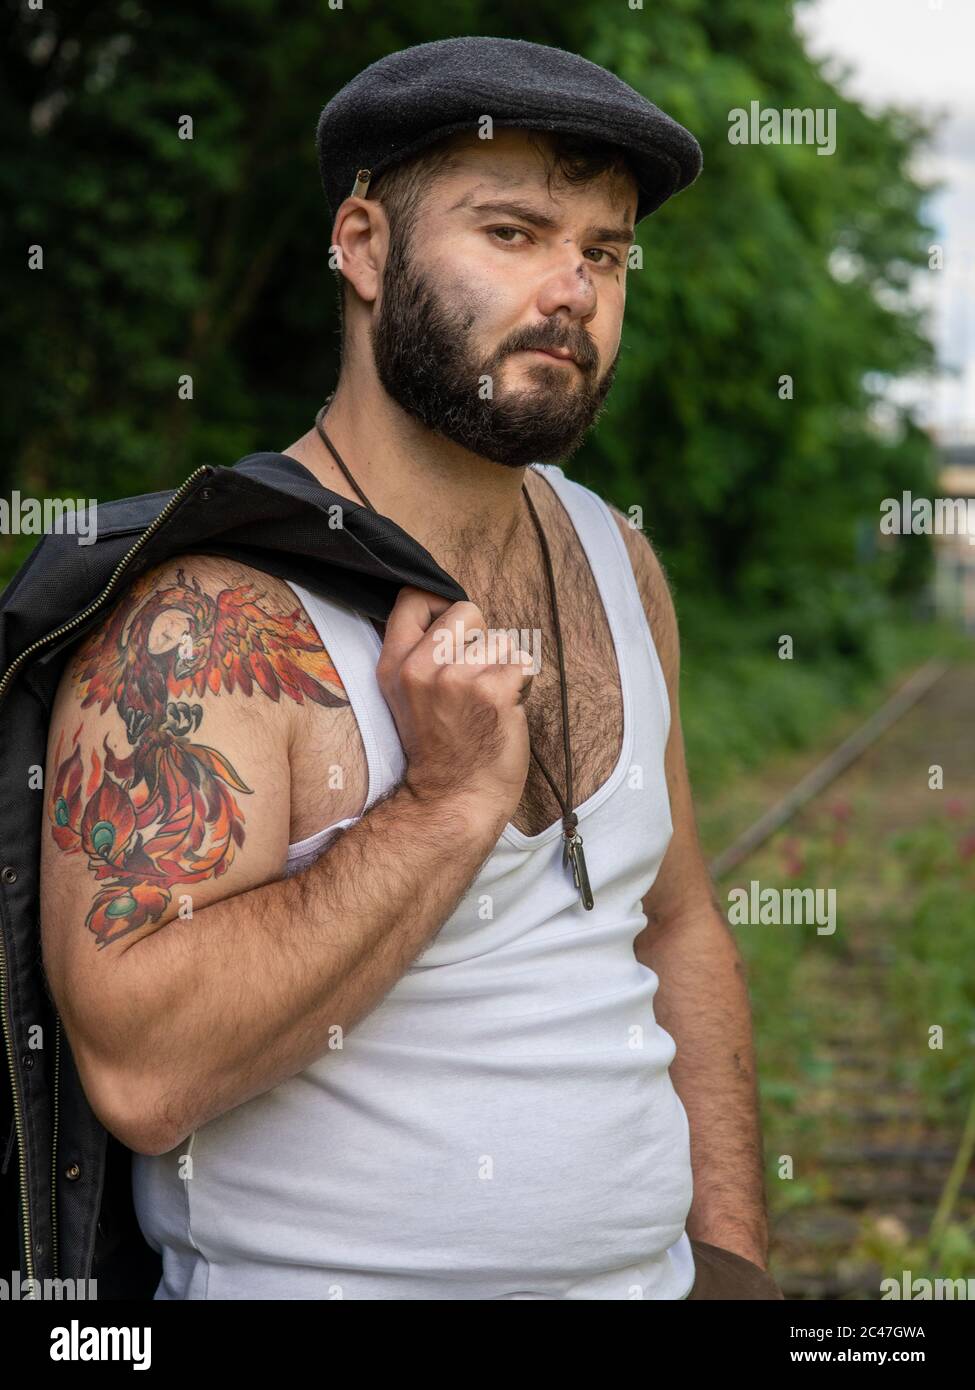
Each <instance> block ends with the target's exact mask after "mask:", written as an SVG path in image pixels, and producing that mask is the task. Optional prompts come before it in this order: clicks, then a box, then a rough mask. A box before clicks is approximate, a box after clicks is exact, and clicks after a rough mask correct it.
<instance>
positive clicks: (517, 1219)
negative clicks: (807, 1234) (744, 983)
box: [133, 464, 694, 1299]
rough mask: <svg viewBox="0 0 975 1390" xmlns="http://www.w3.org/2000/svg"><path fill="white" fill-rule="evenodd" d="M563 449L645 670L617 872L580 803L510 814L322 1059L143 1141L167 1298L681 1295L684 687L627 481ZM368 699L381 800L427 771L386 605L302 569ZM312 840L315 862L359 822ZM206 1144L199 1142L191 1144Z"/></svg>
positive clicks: (633, 701) (576, 501)
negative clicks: (388, 667)
mask: <svg viewBox="0 0 975 1390" xmlns="http://www.w3.org/2000/svg"><path fill="white" fill-rule="evenodd" d="M541 471H542V472H543V473H544V474H545V477H546V478H547V480H548V481H549V482H550V483H551V484H552V486H553V487H554V488H555V491H556V493H557V494H558V496H559V498H560V500H561V502H562V504H563V505H564V506H565V508H566V510H567V512H568V513H569V516H570V518H571V520H572V522H573V524H574V527H575V530H576V532H577V533H578V536H579V540H580V542H581V544H582V546H583V549H584V550H585V553H586V556H587V559H588V561H589V565H590V567H591V569H592V572H593V575H594V576H595V579H596V583H597V585H598V589H599V594H600V597H601V598H602V602H603V606H604V609H605V612H606V616H607V618H608V620H609V627H610V630H611V633H612V637H613V642H614V645H615V651H616V660H617V663H618V667H619V672H620V679H621V682H622V698H623V748H622V752H621V754H620V757H619V761H618V762H617V764H616V767H615V768H614V770H613V772H612V773H611V774H610V777H609V779H608V781H606V782H605V783H604V784H603V785H602V786H601V787H599V788H598V790H597V791H596V792H594V793H593V795H592V796H590V797H589V798H588V800H586V801H585V802H583V803H582V804H581V805H579V806H577V807H576V811H577V814H578V817H579V832H580V834H581V835H582V836H583V839H584V841H585V847H586V860H587V865H588V869H589V876H590V880H591V883H592V889H593V894H594V896H595V908H594V909H593V910H591V911H588V912H587V911H586V910H585V909H584V908H583V906H582V904H581V902H580V900H579V896H578V893H577V891H576V889H575V887H574V885H573V882H572V876H571V873H570V872H569V870H567V869H565V868H563V866H562V844H561V821H555V822H554V823H553V824H552V825H550V826H549V827H548V828H547V829H545V830H543V831H542V832H541V834H539V835H531V836H529V835H524V834H522V832H521V831H520V830H518V829H517V828H516V827H515V826H513V825H512V824H510V823H509V824H508V825H507V826H506V828H505V829H504V831H503V832H502V834H501V837H500V839H499V840H498V843H497V845H496V847H495V849H494V850H493V851H492V853H491V855H490V856H489V858H488V859H487V860H486V861H485V863H484V865H483V867H482V868H481V870H480V872H479V874H478V875H477V878H476V879H475V880H474V881H473V883H472V884H471V886H470V888H469V889H468V891H467V892H466V894H465V895H464V897H463V898H462V899H461V901H460V903H459V904H458V906H457V908H456V910H455V911H454V912H453V914H452V915H451V916H450V917H449V918H448V919H447V920H446V921H445V922H444V924H443V925H442V927H441V928H440V930H439V931H438V932H437V934H436V935H435V936H434V937H433V938H432V940H431V941H430V942H429V944H428V945H427V947H426V948H425V949H424V950H423V952H422V953H421V954H420V955H419V956H418V958H417V959H416V961H415V962H414V964H413V965H412V966H411V967H410V968H409V969H408V970H407V972H406V974H405V975H404V976H403V977H402V978H401V979H400V980H399V981H398V982H397V983H396V984H395V985H394V986H393V988H392V989H391V990H390V991H389V993H388V994H387V995H386V996H385V998H384V999H383V1000H382V1002H381V1003H380V1004H379V1005H378V1006H377V1007H376V1008H375V1009H374V1010H373V1011H372V1013H370V1014H368V1015H367V1016H366V1017H365V1018H364V1019H362V1020H361V1021H360V1022H359V1023H357V1024H356V1025H355V1026H354V1027H353V1028H352V1029H350V1030H349V1032H348V1034H347V1035H346V1037H345V1038H344V1045H343V1046H342V1048H341V1050H337V1049H336V1050H330V1051H324V1052H323V1054H322V1056H321V1057H320V1058H319V1059H317V1060H316V1061H315V1062H314V1063H313V1064H312V1065H311V1066H310V1067H308V1068H307V1069H306V1070H305V1071H302V1072H300V1073H299V1074H297V1075H296V1076H294V1077H292V1078H290V1079H289V1080H288V1081H286V1082H284V1083H283V1084H281V1085H278V1086H275V1087H274V1088H273V1089H272V1090H270V1091H267V1092H266V1093H265V1094H263V1095H261V1096H257V1097H256V1098H255V1099H253V1100H251V1101H248V1102H246V1103H244V1104H243V1105H239V1106H237V1107H236V1108H235V1109H233V1110H231V1111H228V1112H227V1113H226V1114H224V1115H221V1116H219V1117H218V1118H217V1119H215V1120H212V1121H210V1122H209V1123H208V1124H206V1125H204V1126H203V1127H202V1128H200V1129H198V1130H196V1131H195V1132H194V1133H193V1134H192V1135H191V1136H190V1137H189V1139H187V1140H184V1141H183V1142H182V1143H181V1144H179V1145H178V1146H177V1148H175V1149H173V1150H170V1152H168V1153H165V1154H161V1155H158V1156H152V1157H148V1156H145V1155H141V1154H134V1155H133V1192H134V1198H135V1207H136V1214H137V1216H138V1219H139V1224H140V1226H141V1228H142V1231H143V1233H144V1235H145V1237H146V1239H147V1240H148V1241H149V1243H150V1244H151V1245H152V1246H153V1247H154V1248H156V1249H157V1250H159V1251H160V1252H161V1254H162V1257H163V1277H162V1279H161V1281H160V1284H159V1288H158V1290H157V1292H156V1298H157V1299H230V1298H241V1299H268V1298H285V1299H293V1298H298V1299H327V1298H368V1299H428V1298H429V1299H440V1298H443V1299H528V1298H542V1299H562V1298H575V1299H618V1298H621V1299H627V1298H651V1299H682V1298H685V1297H686V1296H687V1294H688V1293H689V1291H690V1289H691V1286H692V1284H693V1282H694V1262H693V1254H692V1250H691V1246H690V1242H689V1240H688V1238H687V1235H686V1232H685V1230H684V1223H685V1219H686V1217H687V1213H688V1210H689V1207H690V1203H691V1197H692V1178H691V1163H690V1147H689V1133H688V1123H687V1116H686V1113H685V1110H684V1107H683V1105H682V1104H681V1101H680V1098H679V1096H678V1095H677V1093H676V1091H675V1090H674V1087H673V1085H672V1083H671V1079H670V1073H669V1070H668V1068H669V1066H670V1063H671V1061H672V1060H673V1057H674V1055H675V1051H676V1047H675V1044H674V1041H673V1039H672V1038H671V1036H670V1034H669V1033H666V1032H665V1031H664V1030H663V1029H662V1028H661V1027H659V1026H658V1024H657V1023H656V1021H655V1019H654V1013H653V999H654V994H655V993H656V990H657V985H658V979H657V976H656V974H655V973H654V972H653V971H652V970H650V969H649V968H648V967H647V966H645V965H642V964H641V963H640V962H639V961H638V960H637V959H636V957H635V955H634V953H633V940H634V937H635V936H636V935H637V933H638V932H639V931H640V930H641V928H642V927H643V926H644V925H645V924H646V917H645V915H644V913H643V910H642V907H641V899H642V898H643V897H644V895H645V894H646V892H647V890H648V889H649V888H650V886H651V884H652V883H653V881H654V878H655V877H656V874H657V870H658V869H659V867H660V863H661V860H662V858H663V855H664V852H665V850H666V849H667V845H668V843H669V841H670V838H671V834H672V829H673V827H672V823H671V816H670V806H669V800H668V795H667V784H666V779H665V775H664V749H665V747H666V743H667V734H668V729H669V724H670V710H669V703H668V698H667V688H666V685H665V683H664V678H663V673H662V671H661V668H660V662H659V660H658V657H657V652H656V649H655V647H654V643H653V638H652V636H651V633H650V629H649V627H648V624H647V621H646V616H645V614H644V610H643V606H642V603H641V600H640V596H639V593H638V590H637V586H636V581H635V579H634V577H633V571H632V569H631V567H630V562H629V558H628V555H627V551H626V547H625V545H624V542H623V539H622V537H621V536H620V534H619V531H618V529H617V525H616V522H615V521H614V519H613V517H612V514H611V513H610V511H609V509H608V508H607V506H606V504H605V503H604V502H603V501H602V500H601V499H600V498H599V497H598V496H597V495H596V494H595V493H594V492H592V491H590V490H589V489H588V488H585V487H582V486H581V485H580V484H578V483H576V482H573V481H571V480H569V479H567V478H566V477H565V475H564V473H563V471H562V469H561V468H559V467H557V466H556V465H554V464H550V465H546V466H543V467H542V469H541ZM291 587H292V588H293V589H294V592H295V593H296V594H297V595H298V597H299V598H300V599H301V601H302V603H303V604H304V606H305V608H306V609H307V611H308V615H309V617H310V618H311V620H312V621H313V622H314V623H315V625H316V627H317V628H318V630H319V632H320V634H321V637H322V641H323V643H324V645H325V647H326V649H327V650H328V653H329V655H330V656H331V658H332V660H333V662H334V663H335V666H336V667H337V669H338V672H339V675H340V676H341V679H342V683H343V685H344V686H345V689H346V692H347V694H348V696H349V700H350V703H351V706H352V709H353V712H354V714H355V716H356V718H357V720H358V724H359V729H360V732H361V735H362V739H363V743H364V746H365V752H366V757H367V760H368V767H369V791H368V799H367V803H366V808H367V809H368V807H369V806H371V805H372V804H373V803H374V802H375V800H376V799H377V797H379V796H380V795H381V794H382V793H383V792H384V791H386V790H388V789H389V788H390V787H392V786H394V785H395V784H396V782H398V781H399V779H400V777H401V776H402V773H403V771H404V757H403V750H402V746H401V744H400V741H399V737H398V735H397V732H396V725H395V723H394V721H393V718H392V715H391V714H390V711H389V708H388V706H387V704H386V702H385V700H384V698H383V696H382V692H381V691H380V689H379V685H378V683H377V681H376V675H375V669H376V662H377V660H378V657H379V652H380V649H381V641H380V638H379V635H378V633H377V632H376V630H375V629H374V628H373V626H372V624H371V623H370V622H369V620H368V619H367V618H365V617H363V616H362V615H361V614H358V613H355V612H354V611H352V610H351V609H349V608H346V607H345V606H343V605H341V604H339V603H336V602H333V601H329V600H325V599H322V598H319V597H318V596H317V595H315V594H312V593H310V592H308V591H307V590H305V589H302V588H300V587H298V586H297V585H292V586H291ZM356 819H357V817H353V818H351V820H343V821H338V822H336V823H335V824H334V825H332V826H328V827H326V828H325V829H323V830H321V831H320V832H319V833H318V834H317V835H313V836H311V837H310V838H308V839H306V840H302V841H300V842H299V843H297V844H294V845H292V846H291V847H290V849H289V852H288V861H289V862H288V873H289V874H291V873H295V872H300V871H301V870H303V869H306V868H307V867H308V866H309V865H310V864H311V863H312V862H313V861H314V860H315V859H316V858H317V856H318V855H320V854H321V853H322V852H323V851H324V850H325V849H326V848H327V847H328V845H329V843H330V841H331V840H332V839H333V838H334V836H335V835H336V834H337V833H338V831H339V830H340V829H342V828H344V827H345V826H348V825H350V824H352V823H353V822H354V820H356ZM187 1156H188V1158H189V1160H190V1162H187Z"/></svg>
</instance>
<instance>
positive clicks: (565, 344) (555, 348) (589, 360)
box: [503, 338, 599, 370]
mask: <svg viewBox="0 0 975 1390" xmlns="http://www.w3.org/2000/svg"><path fill="white" fill-rule="evenodd" d="M532 348H537V349H538V350H539V351H541V352H563V353H564V352H569V353H571V354H572V356H573V357H574V358H575V360H576V362H577V363H578V364H579V366H580V367H582V368H584V369H587V370H588V369H590V368H592V367H595V366H596V365H597V364H598V362H599V353H598V352H597V351H596V348H595V345H594V344H593V342H592V340H591V339H590V338H584V339H575V340H572V339H570V340H568V341H559V340H557V339H552V340H548V341H544V342H536V341H532V342H518V343H513V344H512V345H511V346H509V347H508V348H506V349H505V352H504V354H503V355H504V356H505V357H508V356H510V355H511V353H513V352H528V351H530V350H531V349H532Z"/></svg>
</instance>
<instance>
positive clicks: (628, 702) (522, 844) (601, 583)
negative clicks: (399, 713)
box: [355, 464, 633, 850]
mask: <svg viewBox="0 0 975 1390" xmlns="http://www.w3.org/2000/svg"><path fill="white" fill-rule="evenodd" d="M531 467H532V468H533V469H534V471H535V472H536V473H539V474H541V476H542V477H544V478H545V480H546V482H548V483H549V486H550V487H551V488H552V490H553V492H554V493H555V495H556V497H557V498H558V500H559V502H561V504H562V507H563V508H564V510H565V513H566V515H567V516H568V518H569V521H570V523H571V525H572V529H573V530H574V531H575V533H576V540H577V541H578V544H579V547H580V549H581V550H582V553H583V555H584V556H585V559H586V564H587V565H588V566H589V569H590V572H591V574H592V576H593V581H594V583H595V585H596V592H597V594H598V597H599V602H600V604H601V605H602V610H603V614H604V616H605V619H606V625H607V627H608V628H609V633H610V637H611V639H612V643H613V653H614V655H615V657H616V669H617V671H618V672H619V679H620V697H621V702H622V706H623V737H622V741H621V742H622V746H621V748H620V754H619V758H618V759H617V761H616V764H615V766H614V767H613V770H612V771H611V772H610V774H609V776H608V777H607V778H606V780H605V782H603V783H602V785H601V786H599V787H597V788H596V790H595V791H594V792H593V793H592V795H591V796H588V797H586V799H585V801H583V802H579V803H577V804H576V805H575V806H574V807H573V809H574V811H575V813H576V815H577V816H578V818H579V828H580V833H581V832H582V828H583V822H584V819H585V818H586V817H587V816H588V815H589V814H590V813H591V812H592V811H595V810H596V808H597V807H598V806H601V805H602V803H603V802H604V801H605V800H606V799H607V797H609V796H611V795H612V794H613V792H614V791H615V790H616V788H617V787H618V786H619V784H620V782H621V781H622V779H623V777H624V776H625V774H626V769H627V767H628V765H629V760H630V753H631V750H632V744H633V708H632V696H631V691H630V681H629V672H628V667H627V663H626V659H625V651H624V644H623V642H622V640H621V637H620V632H619V628H618V625H617V624H618V619H617V616H616V614H617V611H618V610H617V605H615V604H613V603H611V602H610V599H609V595H608V593H607V590H606V582H607V581H606V580H605V579H603V578H602V577H601V576H602V574H603V573H604V571H603V566H602V565H598V564H594V563H593V559H594V557H593V554H592V552H591V550H590V548H589V546H588V545H587V544H586V541H585V538H584V535H583V532H585V531H586V530H587V529H588V528H586V527H583V528H582V530H580V528H579V527H578V526H577V525H576V517H575V507H574V500H575V499H574V498H573V496H572V493H571V492H570V490H569V488H568V487H566V488H565V489H563V488H562V487H561V485H560V484H561V483H567V482H568V480H567V479H566V477H565V473H564V472H563V470H562V469H561V468H560V467H559V465H558V464H532V465H531ZM604 519H605V518H604ZM621 545H622V541H621ZM623 558H624V560H625V562H626V563H627V564H629V557H628V556H627V555H626V553H625V550H624V553H623ZM563 607H564V605H563ZM355 617H356V619H357V620H358V621H359V622H360V623H361V624H362V626H363V627H364V629H365V630H366V631H367V632H368V633H369V635H370V636H371V638H372V640H373V642H374V643H375V647H376V653H377V656H378V654H379V653H380V652H381V651H382V649H383V643H382V638H381V637H380V636H379V633H378V632H377V631H376V629H375V628H374V627H373V625H372V623H371V622H370V621H369V619H368V618H367V617H366V615H365V614H364V613H359V612H357V613H356V614H355ZM552 775H553V777H555V779H556V781H559V782H560V785H561V787H562V790H563V793H564V790H565V780H564V779H565V769H564V765H563V763H562V761H561V760H560V761H559V762H558V764H557V766H556V767H554V768H552ZM561 833H562V817H561V816H559V818H558V820H555V821H553V822H552V823H551V824H550V825H547V826H546V827H545V829H544V830H540V831H539V832H538V834H537V835H526V834H525V833H524V832H523V831H521V830H519V829H518V827H517V826H516V825H515V824H514V822H513V821H510V820H509V821H508V823H507V825H506V826H505V827H504V829H503V830H502V832H501V835H500V839H501V840H505V841H507V842H508V844H510V845H514V846H515V848H517V849H526V850H533V849H537V848H539V847H540V846H542V845H546V844H548V843H549V842H550V841H552V840H554V839H555V838H556V836H558V835H560V834H561Z"/></svg>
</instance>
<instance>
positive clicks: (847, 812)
mask: <svg viewBox="0 0 975 1390" xmlns="http://www.w3.org/2000/svg"><path fill="white" fill-rule="evenodd" d="M829 809H830V810H831V811H832V813H833V815H834V817H835V818H836V819H837V820H838V821H847V820H849V819H850V817H851V816H852V815H853V806H852V804H851V803H850V802H849V801H848V800H847V799H846V797H840V799H839V800H838V801H834V802H833V804H832V806H831V807H830V808H829Z"/></svg>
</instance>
